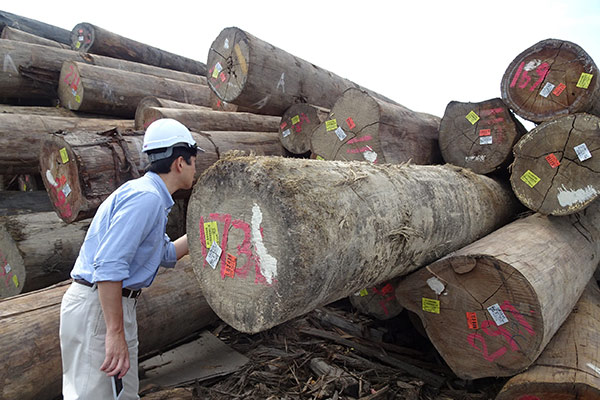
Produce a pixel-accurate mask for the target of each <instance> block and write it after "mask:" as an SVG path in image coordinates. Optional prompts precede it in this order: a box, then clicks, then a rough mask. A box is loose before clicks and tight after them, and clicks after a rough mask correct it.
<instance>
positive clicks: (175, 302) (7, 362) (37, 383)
mask: <svg viewBox="0 0 600 400" xmlns="http://www.w3.org/2000/svg"><path fill="white" fill-rule="evenodd" d="M188 259H189V257H184V258H183V259H182V260H180V261H179V262H178V263H177V265H176V267H175V269H173V270H161V271H160V272H159V274H158V275H157V277H156V279H155V281H154V282H153V284H152V286H151V287H150V288H148V289H145V290H144V291H143V292H142V294H141V296H140V297H139V299H138V305H137V318H138V332H139V341H140V347H139V352H140V358H141V359H143V358H144V355H152V354H154V353H156V352H157V351H159V350H161V349H163V350H164V349H166V348H167V347H170V346H171V345H172V344H173V343H174V342H177V341H179V340H182V339H184V338H186V337H189V336H190V335H191V334H193V333H194V332H197V331H199V330H201V329H202V328H204V327H206V326H207V325H209V324H211V323H213V322H214V321H216V316H215V314H214V313H213V312H212V311H211V310H210V308H209V307H208V305H207V303H206V301H205V300H204V298H203V296H202V293H201V291H200V289H199V287H198V285H197V283H196V282H195V280H196V278H195V277H194V273H193V272H192V268H191V266H190V265H189V261H188ZM67 288H68V282H65V283H62V284H59V285H56V286H54V287H50V288H48V289H42V290H39V291H37V292H32V293H28V294H23V295H18V296H15V297H12V298H9V299H1V300H0V349H2V363H0V376H1V377H2V379H1V382H2V384H1V385H0V398H1V399H7V400H8V399H19V400H52V399H55V398H57V397H58V396H60V393H61V380H62V375H61V374H62V366H61V358H60V347H59V341H58V328H59V315H60V302H61V299H62V296H63V294H64V292H65V291H66V289H67ZM133 372H136V371H133Z"/></svg>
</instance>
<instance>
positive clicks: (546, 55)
mask: <svg viewBox="0 0 600 400" xmlns="http://www.w3.org/2000/svg"><path fill="white" fill-rule="evenodd" d="M598 72H599V71H598V67H597V66H596V64H595V63H594V60H592V58H591V57H590V56H589V55H588V54H587V53H586V52H585V51H584V50H583V49H582V48H581V47H579V46H578V45H577V44H575V43H571V42H568V41H566V40H557V39H546V40H542V41H541V42H538V43H536V44H534V45H533V46H531V47H529V48H528V49H526V50H524V51H523V52H522V53H521V54H519V55H518V56H517V57H516V58H515V59H514V60H513V61H512V62H511V63H510V65H509V66H508V68H507V69H506V72H504V75H503V76H502V83H501V85H500V86H501V88H500V90H501V93H502V100H504V102H505V103H506V105H507V106H508V107H510V108H511V109H512V110H513V111H514V112H515V113H516V114H518V115H520V116H521V117H523V118H525V119H528V120H530V121H533V122H538V123H539V122H542V121H549V120H551V119H553V118H556V117H559V116H563V115H566V114H574V113H579V112H588V113H591V114H595V115H600V82H599V81H598Z"/></svg>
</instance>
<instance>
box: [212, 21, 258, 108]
mask: <svg viewBox="0 0 600 400" xmlns="http://www.w3.org/2000/svg"><path fill="white" fill-rule="evenodd" d="M249 65H250V52H249V47H248V37H247V35H246V33H245V32H244V31H242V30H241V29H238V28H234V27H231V28H225V29H223V30H222V31H221V33H220V34H219V36H217V38H216V39H215V40H214V41H213V43H212V44H211V46H210V51H209V53H208V57H207V68H208V70H207V72H206V79H207V82H208V85H209V86H210V88H211V89H212V90H213V91H214V93H215V94H216V95H217V97H218V98H219V99H220V100H222V101H225V102H227V103H232V102H233V103H235V99H236V98H237V97H238V96H239V95H240V94H241V93H242V91H243V89H244V85H245V84H246V80H247V78H248V68H249Z"/></svg>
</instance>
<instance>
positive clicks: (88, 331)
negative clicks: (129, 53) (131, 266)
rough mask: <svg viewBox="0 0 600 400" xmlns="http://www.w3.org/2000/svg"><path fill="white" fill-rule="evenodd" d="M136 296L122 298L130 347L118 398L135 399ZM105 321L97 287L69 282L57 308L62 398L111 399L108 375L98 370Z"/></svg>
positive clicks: (136, 379) (136, 350)
mask: <svg viewBox="0 0 600 400" xmlns="http://www.w3.org/2000/svg"><path fill="white" fill-rule="evenodd" d="M135 306H136V300H135V299H128V298H125V297H124V298H123V322H124V324H125V339H126V341H127V346H128V347H129V361H130V364H131V366H130V369H129V371H127V374H126V375H125V376H124V377H123V386H124V392H123V395H122V396H121V400H137V399H139V396H138V388H139V379H138V363H137V358H138V336H137V321H136V314H135ZM105 336H106V323H105V322H104V315H103V313H102V307H101V306H100V299H99V297H98V290H97V289H96V287H94V288H90V287H87V286H85V285H81V284H79V283H75V282H74V283H72V284H71V286H70V287H69V289H68V290H67V291H66V292H65V295H64V296H63V299H62V304H61V308H60V349H61V355H62V366H63V396H64V400H75V399H82V400H96V399H98V400H107V399H108V400H110V399H112V398H113V394H112V383H111V379H112V378H111V377H109V376H108V375H106V373H104V372H102V371H100V366H101V365H102V363H103V362H104V357H105V345H104V342H105Z"/></svg>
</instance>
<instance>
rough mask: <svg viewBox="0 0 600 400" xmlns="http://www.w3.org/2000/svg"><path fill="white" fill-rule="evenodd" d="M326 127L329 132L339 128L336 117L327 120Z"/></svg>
mask: <svg viewBox="0 0 600 400" xmlns="http://www.w3.org/2000/svg"><path fill="white" fill-rule="evenodd" d="M325 129H327V132H329V131H334V130H336V129H337V121H336V120H335V119H330V120H329V121H325Z"/></svg>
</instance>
